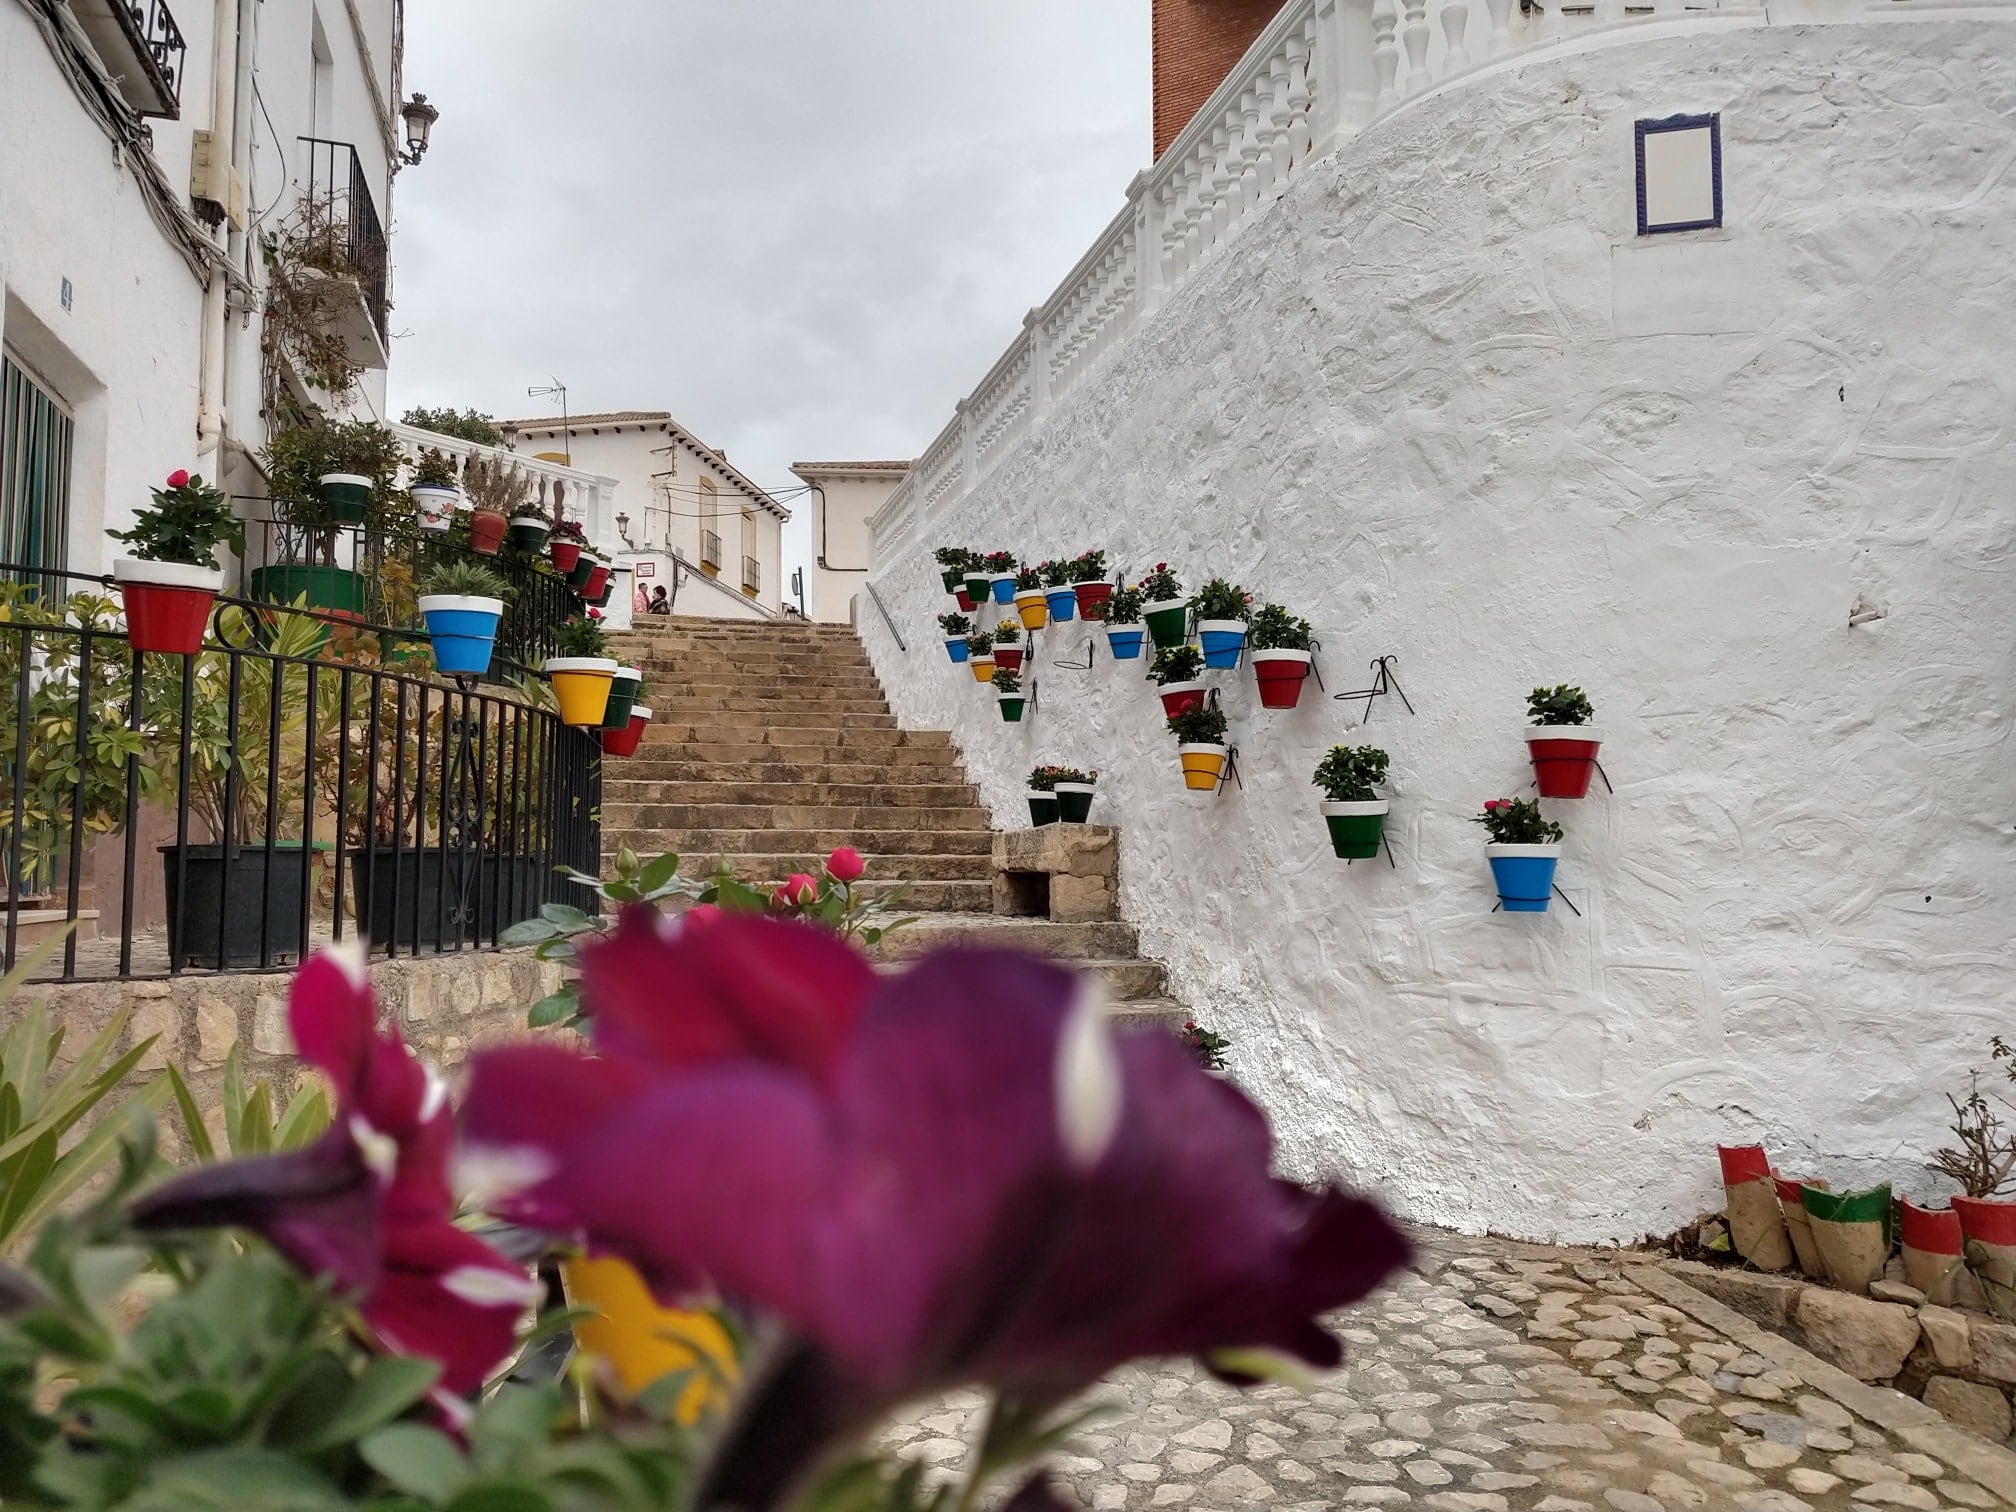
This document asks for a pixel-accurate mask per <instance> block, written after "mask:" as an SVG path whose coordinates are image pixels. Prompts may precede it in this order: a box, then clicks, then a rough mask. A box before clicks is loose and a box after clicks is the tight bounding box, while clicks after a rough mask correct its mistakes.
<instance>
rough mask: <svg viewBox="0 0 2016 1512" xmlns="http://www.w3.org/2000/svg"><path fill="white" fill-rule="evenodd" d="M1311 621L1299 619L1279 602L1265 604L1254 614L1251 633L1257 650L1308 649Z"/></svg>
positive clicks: (1254, 647)
mask: <svg viewBox="0 0 2016 1512" xmlns="http://www.w3.org/2000/svg"><path fill="white" fill-rule="evenodd" d="M1310 637H1311V632H1310V629H1309V621H1307V620H1305V619H1297V618H1296V617H1295V616H1294V615H1292V614H1290V613H1289V612H1288V611H1287V610H1286V609H1284V608H1282V606H1281V605H1279V604H1263V605H1262V606H1261V607H1260V610H1259V612H1258V613H1256V614H1255V615H1254V616H1253V628H1252V631H1251V633H1250V639H1251V641H1252V645H1253V649H1254V650H1255V651H1307V650H1308V649H1309V641H1310Z"/></svg>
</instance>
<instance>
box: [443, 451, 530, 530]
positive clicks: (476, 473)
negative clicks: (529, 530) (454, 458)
mask: <svg viewBox="0 0 2016 1512" xmlns="http://www.w3.org/2000/svg"><path fill="white" fill-rule="evenodd" d="M462 495H463V497H464V498H466V499H467V500H468V501H469V507H470V508H471V509H488V510H492V511H494V512H495V513H497V514H501V515H504V516H506V517H507V518H508V517H510V516H512V515H522V514H526V513H534V514H536V513H537V512H538V511H536V510H534V509H532V507H531V506H532V476H531V474H529V473H527V472H526V471H525V470H524V469H523V468H522V467H520V466H519V465H518V464H517V463H516V462H507V461H506V460H505V459H504V458H502V457H494V456H489V455H486V454H484V453H482V452H478V453H477V454H476V455H474V456H472V457H470V458H468V460H466V461H465V462H463V464H462Z"/></svg>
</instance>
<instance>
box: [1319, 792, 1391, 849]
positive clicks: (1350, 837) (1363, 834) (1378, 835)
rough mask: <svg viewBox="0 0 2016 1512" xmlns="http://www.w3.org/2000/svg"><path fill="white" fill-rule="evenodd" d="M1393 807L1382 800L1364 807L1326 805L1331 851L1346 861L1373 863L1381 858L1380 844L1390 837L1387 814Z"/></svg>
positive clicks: (1353, 804) (1365, 804)
mask: <svg viewBox="0 0 2016 1512" xmlns="http://www.w3.org/2000/svg"><path fill="white" fill-rule="evenodd" d="M1391 807H1392V804H1391V803H1389V802H1388V801H1387V800H1386V799H1384V798H1380V799H1377V800H1374V801H1370V802H1363V803H1326V804H1324V805H1323V822H1324V823H1325V824H1326V825H1328V826H1329V828H1330V847H1331V849H1332V850H1334V851H1336V852H1337V854H1338V855H1340V856H1342V857H1343V858H1344V859H1345V860H1346V861H1369V860H1370V859H1372V858H1373V857H1374V856H1376V855H1378V854H1379V842H1380V841H1381V840H1382V839H1384V838H1385V834H1386V812H1387V810H1388V809H1390V808H1391Z"/></svg>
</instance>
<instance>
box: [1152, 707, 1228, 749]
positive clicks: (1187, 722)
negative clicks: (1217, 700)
mask: <svg viewBox="0 0 2016 1512" xmlns="http://www.w3.org/2000/svg"><path fill="white" fill-rule="evenodd" d="M1166 722H1167V724H1168V726H1169V733H1170V734H1171V735H1174V736H1175V737H1176V739H1177V740H1178V741H1180V742H1181V743H1182V744H1184V745H1223V744H1224V743H1225V712H1224V710H1222V709H1186V710H1184V711H1183V712H1182V713H1181V714H1171V715H1170V716H1169V718H1168V720H1167V721H1166Z"/></svg>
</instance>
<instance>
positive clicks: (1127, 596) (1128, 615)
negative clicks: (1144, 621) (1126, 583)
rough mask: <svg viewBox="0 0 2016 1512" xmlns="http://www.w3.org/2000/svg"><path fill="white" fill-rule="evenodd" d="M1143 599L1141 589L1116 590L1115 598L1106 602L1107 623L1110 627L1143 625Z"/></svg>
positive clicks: (1114, 592)
mask: <svg viewBox="0 0 2016 1512" xmlns="http://www.w3.org/2000/svg"><path fill="white" fill-rule="evenodd" d="M1142 603H1143V599H1142V597H1141V590H1140V589H1139V588H1116V589H1115V590H1114V591H1113V597H1111V598H1109V599H1108V600H1106V605H1105V608H1106V623H1107V624H1109V625H1138V624H1140V623H1141V605H1142Z"/></svg>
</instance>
